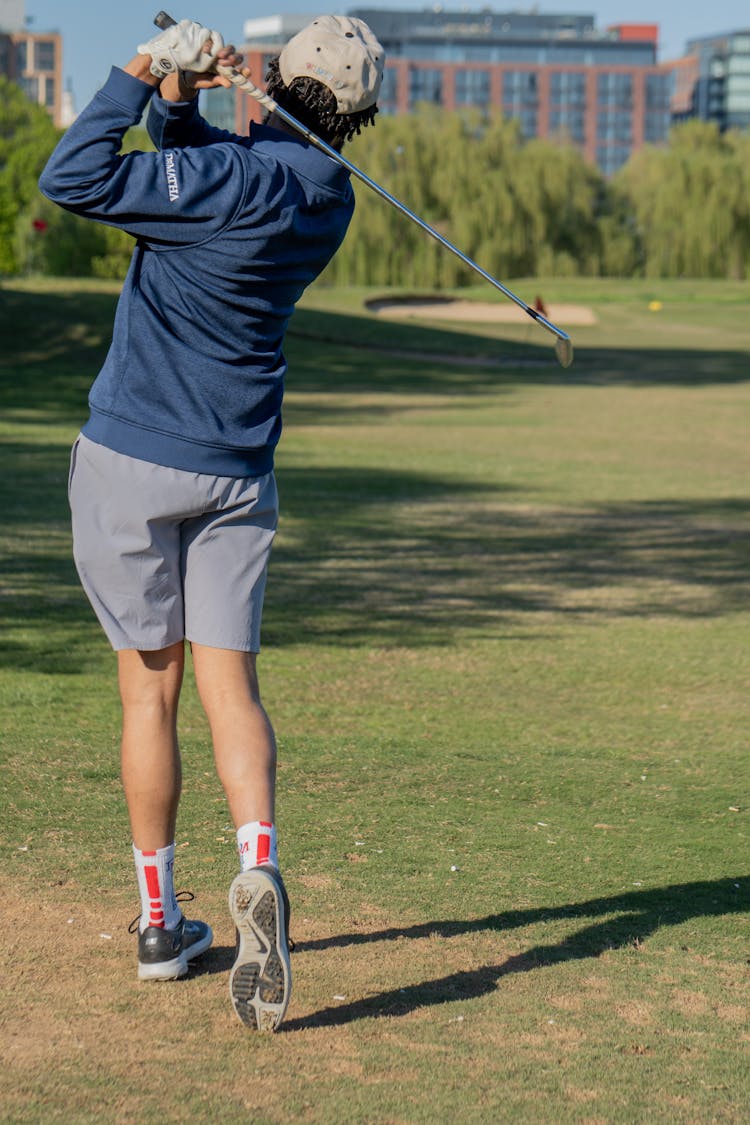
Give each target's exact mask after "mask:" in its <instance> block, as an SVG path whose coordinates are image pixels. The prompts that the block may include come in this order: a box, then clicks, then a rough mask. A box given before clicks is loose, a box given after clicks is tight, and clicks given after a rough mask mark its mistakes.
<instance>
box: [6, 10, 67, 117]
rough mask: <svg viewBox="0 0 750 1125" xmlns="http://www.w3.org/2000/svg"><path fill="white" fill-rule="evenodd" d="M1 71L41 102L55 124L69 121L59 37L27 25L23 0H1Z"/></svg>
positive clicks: (37, 101) (27, 93) (56, 33)
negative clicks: (34, 29) (36, 30)
mask: <svg viewBox="0 0 750 1125" xmlns="http://www.w3.org/2000/svg"><path fill="white" fill-rule="evenodd" d="M0 74H2V75H3V76H4V77H5V78H9V79H10V81H11V82H15V83H16V85H17V86H20V88H21V89H22V90H23V92H24V93H25V94H26V96H27V97H28V98H29V99H30V100H31V101H33V102H36V104H37V105H41V106H43V107H44V108H45V109H46V110H47V112H48V113H49V115H50V117H51V118H52V120H53V121H54V123H55V125H58V126H63V125H65V124H68V120H67V118H66V116H65V99H64V95H63V76H62V38H61V36H60V34H59V33H58V32H56V31H51V32H45V33H42V32H32V31H29V30H28V28H27V27H26V12H25V3H24V0H0Z"/></svg>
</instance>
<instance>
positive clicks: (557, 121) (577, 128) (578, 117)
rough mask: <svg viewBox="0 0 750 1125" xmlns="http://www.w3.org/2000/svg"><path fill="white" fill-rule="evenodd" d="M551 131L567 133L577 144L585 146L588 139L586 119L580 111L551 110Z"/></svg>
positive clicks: (553, 132)
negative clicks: (584, 143)
mask: <svg viewBox="0 0 750 1125" xmlns="http://www.w3.org/2000/svg"><path fill="white" fill-rule="evenodd" d="M549 131H550V133H552V134H553V135H554V134H555V133H565V134H567V136H569V137H570V139H571V140H572V141H575V142H576V144H583V142H584V141H585V139H586V118H585V114H584V112H583V110H580V109H551V110H550V114H549Z"/></svg>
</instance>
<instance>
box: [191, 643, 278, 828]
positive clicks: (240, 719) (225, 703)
mask: <svg viewBox="0 0 750 1125" xmlns="http://www.w3.org/2000/svg"><path fill="white" fill-rule="evenodd" d="M192 648H193V666H194V668H195V680H196V684H197V686H198V693H199V695H200V698H201V702H202V704H203V707H204V709H205V712H206V715H207V716H208V722H209V726H210V727H211V737H212V739H213V746H214V755H215V758H216V769H217V771H218V774H219V779H220V781H221V783H222V785H223V786H224V792H225V793H226V796H227V801H228V802H229V811H230V814H231V817H232V821H233V823H234V826H235V828H239V827H240V825H242V824H248V823H250V822H251V821H255V820H266V821H270V822H271V823H273V822H274V802H275V791H276V740H275V738H274V734H273V728H272V727H271V723H270V721H269V718H268V715H267V714H266V712H265V711H264V709H263V705H262V703H261V701H260V690H259V688H258V677H257V673H256V670H255V653H252V652H236V651H235V650H233V649H225V648H210V647H209V646H207V645H199V644H193V646H192Z"/></svg>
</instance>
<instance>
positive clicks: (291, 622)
mask: <svg viewBox="0 0 750 1125" xmlns="http://www.w3.org/2000/svg"><path fill="white" fill-rule="evenodd" d="M114 303H115V296H114V294H111V293H91V292H85V291H74V292H71V293H57V292H54V293H48V294H44V293H33V292H32V293H29V292H22V291H18V290H8V289H6V288H2V287H0V333H2V339H3V350H2V363H1V365H0V417H2V419H3V420H4V421H5V422H6V423H10V426H11V427H12V428H11V429H10V430H9V436H8V438H7V439H6V440H2V441H0V504H2V511H3V520H2V524H0V595H1V596H2V604H1V605H0V628H2V629H3V630H4V632H5V635H6V638H7V642H6V643H4V644H3V646H2V648H0V664H2V665H4V666H6V667H11V668H14V669H15V668H19V667H26V668H29V669H34V668H36V669H38V670H41V671H60V672H75V671H77V670H79V669H80V668H81V667H82V664H83V662H84V660H85V659H86V653H87V649H88V647H89V646H90V644H91V640H92V638H93V637H98V636H99V632H98V627H97V625H96V623H95V621H94V618H93V615H92V613H91V611H90V609H89V607H88V604H87V602H86V600H85V598H84V596H83V594H82V592H81V591H80V589H79V588H78V583H77V578H76V575H75V571H74V568H73V564H72V562H71V559H70V546H69V533H68V525H69V515H68V510H67V500H66V494H65V482H66V479H67V472H68V458H69V448H68V446H69V440H71V439H72V437H73V435H74V433H75V427H76V426H77V424H79V423H80V422H81V420H82V419H83V418H84V417H85V415H86V405H85V400H86V393H87V388H88V385H89V383H90V381H91V378H92V377H93V375H94V373H95V372H96V370H97V369H98V367H99V365H100V363H101V361H102V359H103V357H104V354H105V351H106V347H107V344H108V340H109V333H110V327H111V321H112V313H113V308H114ZM310 318H312V323H313V324H314V326H315V327H316V330H317V331H319V332H322V333H324V334H325V335H326V337H327V338H328V337H330V338H331V339H334V338H335V339H336V340H338V341H339V343H337V344H333V343H330V342H329V343H326V344H325V345H321V346H320V347H318V348H311V347H310V342H309V341H306V342H305V343H304V346H303V345H302V344H301V342H300V341H297V342H296V343H294V342H292V347H293V350H294V351H295V352H296V353H297V354H296V355H295V356H294V357H292V362H293V370H294V375H293V379H294V385H295V388H296V389H297V390H299V391H300V392H302V393H301V394H300V398H302V399H304V401H305V406H304V409H305V411H306V414H305V421H306V422H308V423H314V422H316V421H320V422H326V423H327V424H331V422H332V418H333V419H334V420H335V417H336V414H335V412H334V414H333V415H332V413H331V392H342V393H345V394H349V395H350V396H351V397H352V400H353V401H354V402H355V403H356V400H357V397H358V395H359V394H360V393H361V395H362V402H363V404H364V403H365V400H366V398H367V396H368V395H371V393H372V392H373V391H385V392H388V393H390V394H393V395H403V396H409V395H414V394H422V393H426V394H434V395H440V394H445V393H460V394H462V395H465V394H468V393H477V392H481V391H482V390H486V389H487V388H489V387H492V388H493V389H497V388H498V385H499V382H500V383H501V384H502V386H503V388H504V389H507V390H508V391H510V390H512V387H513V385H514V383H517V382H518V380H519V379H520V378H525V376H523V375H520V374H519V373H518V372H516V373H515V374H513V373H512V371H511V370H510V369H505V371H504V374H502V375H501V376H500V375H498V373H497V372H495V371H492V370H488V371H484V372H475V371H472V372H466V371H465V370H462V369H460V368H457V367H456V366H455V365H453V366H452V365H451V362H450V358H449V357H450V355H451V354H454V353H455V352H456V348H457V347H459V349H460V348H461V347H465V349H467V350H471V349H474V351H476V350H478V349H481V348H486V346H487V341H486V340H485V339H482V338H480V337H476V336H473V335H471V334H470V333H462V332H456V333H454V332H442V331H441V330H440V329H439V328H430V329H418V328H414V327H412V326H409V325H392V324H384V323H382V322H378V321H373V322H369V321H366V320H362V319H361V318H356V317H340V316H338V315H336V314H332V313H317V312H315V313H314V312H310V311H306V312H305V314H304V317H302V321H301V323H302V322H304V321H309V320H310ZM372 334H379V335H378V339H382V340H385V341H387V342H388V343H391V344H392V343H397V344H399V346H400V345H402V344H403V345H405V346H408V347H409V348H410V349H411V350H413V352H414V359H411V360H410V359H403V358H400V359H394V358H392V357H391V358H389V357H384V356H383V355H382V354H381V353H379V352H377V351H372V350H371V349H369V348H368V347H367V346H364V347H362V348H359V349H353V348H351V347H348V346H341V342H345V341H347V340H351V341H352V342H359V343H363V344H364V345H367V344H368V342H372V339H373V336H372ZM427 339H429V342H430V345H431V347H430V350H431V351H433V352H442V353H443V354H444V355H446V356H447V357H448V359H447V360H446V362H445V363H438V362H436V361H433V360H431V361H430V362H422V361H421V360H420V353H419V350H418V345H419V346H421V345H424V343H425V341H426V340H427ZM495 343H496V344H497V346H499V347H501V348H504V347H505V343H504V342H503V341H496V342H495ZM493 346H494V344H493ZM514 347H516V346H515V345H513V346H511V347H510V351H511V352H512V351H513V348H514ZM534 347H535V348H536V353H535V354H537V355H538V356H542V355H543V356H545V357H547V359H548V360H549V365H548V367H546V368H545V369H544V374H543V375H540V374H538V373H535V374H534V375H533V376H532V377H533V378H535V379H537V378H542V377H543V378H545V379H548V380H550V381H554V382H562V381H565V382H568V381H570V378H571V372H570V371H569V372H563V371H562V370H561V369H560V368H559V367H558V366H557V364H556V363H555V361H554V358H553V357H552V354H551V350H550V349H549V348H548V347H547V345H546V343H545V344H544V346H543V347H542V346H540V347H538V348H537V347H536V345H535V346H534ZM516 350H517V348H516ZM523 351H524V354H527V355H528V354H529V352H530V351H531V352H532V353H533V352H534V348H531V346H530V345H529V346H526V345H524V347H523ZM575 370H576V369H571V371H574V372H575ZM577 370H578V374H577V375H575V374H574V377H575V378H578V379H579V380H581V381H584V382H585V381H586V380H589V381H591V382H602V381H610V382H613V383H617V382H629V381H632V380H633V379H636V378H637V379H638V380H640V381H643V382H648V381H652V382H657V383H658V382H660V381H673V382H681V383H687V384H689V383H701V382H724V381H733V380H738V379H740V378H743V379H744V378H747V362H746V356H745V355H743V356H741V357H739V356H736V355H734V354H733V353H732V354H730V353H722V352H676V351H670V352H661V353H654V352H649V353H645V352H640V351H638V350H635V349H634V350H633V351H629V352H624V351H618V352H609V353H604V352H599V351H594V350H592V351H591V352H590V353H586V354H585V355H584V357H583V362H582V364H581V366H580V367H579V368H578V369H577ZM290 382H291V380H290ZM318 392H327V393H326V394H325V395H322V394H321V395H319V393H318ZM295 409H297V407H295ZM335 409H336V410H338V407H336V408H335ZM342 409H344V411H346V409H348V408H346V407H344V408H342ZM352 409H370V407H369V406H367V405H363V406H362V407H357V406H354V407H352ZM53 425H57V426H59V427H61V430H60V433H59V434H56V435H53V434H52V432H51V427H52V426H53ZM6 429H7V427H6ZM281 490H282V512H283V513H285V515H286V517H288V520H289V522H288V528H289V531H288V532H287V531H286V530H285V527H284V525H283V524H282V534H281V536H280V537H279V542H278V546H277V549H276V551H275V553H274V556H273V559H272V564H271V581H270V583H269V591H268V598H267V608H266V615H265V621H264V626H265V634H264V636H265V643H266V644H267V645H270V646H273V645H288V644H299V643H301V642H304V643H315V642H316V641H319V640H320V641H322V642H325V643H327V644H342V645H359V644H370V645H373V644H374V645H383V644H395V645H400V644H404V643H408V644H409V645H419V644H439V645H440V644H447V643H450V642H451V641H452V640H453V639H454V638H455V636H456V633H457V632H458V631H460V630H467V629H471V630H474V631H476V632H480V633H481V631H487V632H491V634H492V635H497V634H498V631H500V630H503V629H506V630H513V631H516V630H517V629H518V622H519V618H520V615H527V617H528V615H530V614H543V613H547V612H565V613H589V614H600V615H602V614H609V615H618V614H619V615H631V614H633V615H635V614H640V615H646V614H652V613H665V614H673V615H685V616H701V615H711V614H718V613H723V612H726V611H728V610H732V609H734V608H736V607H739V606H743V607H744V606H745V605H746V603H747V582H748V577H747V576H748V573H749V572H750V568H749V567H748V563H750V532H749V531H748V530H747V529H748V522H749V521H748V518H747V517H748V512H749V510H750V503H748V502H747V501H746V500H745V499H744V498H738V499H737V500H731V499H728V500H718V501H711V500H707V501H706V500H699V499H698V500H691V499H689V498H686V499H683V500H681V501H679V502H678V501H664V502H650V503H644V504H635V503H629V504H620V505H617V504H615V505H591V506H590V507H588V508H587V509H584V510H579V511H575V512H570V511H557V510H556V511H551V512H544V511H534V510H524V509H522V508H520V507H519V506H518V505H515V506H514V505H512V504H510V503H508V501H509V499H517V498H518V497H519V495H521V490H520V489H519V488H517V487H515V488H513V489H510V488H507V489H506V488H504V487H482V486H481V484H479V483H477V482H469V483H465V482H460V481H457V480H456V479H455V477H454V476H453V475H452V474H445V475H441V474H427V473H420V472H414V471H407V470H402V471H397V470H393V469H390V468H388V467H387V466H383V465H378V466H377V467H374V468H361V469H360V468H346V469H340V468H336V469H327V468H322V469H321V468H315V469H304V470H302V469H297V468H295V467H294V466H292V467H289V468H285V469H284V471H283V474H282V480H281ZM9 631H12V635H10V636H8V632H9Z"/></svg>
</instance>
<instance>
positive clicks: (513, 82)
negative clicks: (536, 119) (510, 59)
mask: <svg viewBox="0 0 750 1125" xmlns="http://www.w3.org/2000/svg"><path fill="white" fill-rule="evenodd" d="M537 100H538V98H537V76H536V72H535V71H533V70H506V71H505V73H504V74H503V106H504V107H505V108H507V109H508V110H509V111H511V112H515V110H516V108H517V107H519V106H529V105H536V104H537Z"/></svg>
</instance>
